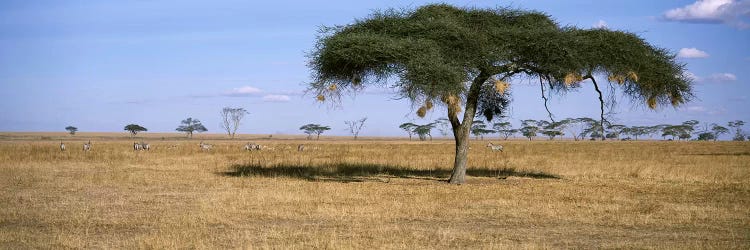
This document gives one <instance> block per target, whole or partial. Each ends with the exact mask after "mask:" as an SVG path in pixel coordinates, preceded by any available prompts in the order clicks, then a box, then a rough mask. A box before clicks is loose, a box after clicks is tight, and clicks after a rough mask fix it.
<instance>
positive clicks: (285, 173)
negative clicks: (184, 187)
mask: <svg viewBox="0 0 750 250" xmlns="http://www.w3.org/2000/svg"><path fill="white" fill-rule="evenodd" d="M219 174H221V175H224V176H231V177H245V176H248V177H252V176H260V177H289V178H298V179H303V180H308V181H334V182H345V183H346V182H363V181H380V182H387V181H388V180H389V179H390V178H405V179H423V180H435V181H438V180H443V181H444V180H446V179H447V178H448V177H450V174H451V170H450V169H410V168H408V167H401V166H390V165H380V164H349V163H345V164H335V165H325V166H296V165H278V166H272V167H263V166H260V165H258V164H238V165H232V166H231V167H230V171H227V172H221V173H219ZM466 175H467V176H474V177H494V178H499V179H505V178H507V177H509V176H516V177H527V178H534V179H560V177H559V176H557V175H553V174H548V173H544V172H532V171H517V170H515V169H513V168H503V169H489V168H469V169H467V170H466Z"/></svg>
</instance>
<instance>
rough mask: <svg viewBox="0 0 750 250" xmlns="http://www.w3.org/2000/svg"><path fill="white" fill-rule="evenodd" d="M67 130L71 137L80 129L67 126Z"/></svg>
mask: <svg viewBox="0 0 750 250" xmlns="http://www.w3.org/2000/svg"><path fill="white" fill-rule="evenodd" d="M65 130H67V131H68V133H70V135H76V131H78V128H76V127H73V126H67V127H65Z"/></svg>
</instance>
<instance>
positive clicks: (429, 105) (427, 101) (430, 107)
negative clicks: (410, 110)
mask: <svg viewBox="0 0 750 250" xmlns="http://www.w3.org/2000/svg"><path fill="white" fill-rule="evenodd" d="M424 107H425V108H427V110H430V109H432V101H431V100H429V99H428V100H426V101H424Z"/></svg>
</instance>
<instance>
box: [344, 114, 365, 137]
mask: <svg viewBox="0 0 750 250" xmlns="http://www.w3.org/2000/svg"><path fill="white" fill-rule="evenodd" d="M365 121H367V117H363V118H362V119H359V120H356V121H345V122H344V124H346V126H347V127H349V133H350V134H352V135H353V136H354V140H356V139H357V137H359V132H360V131H362V128H363V127H364V126H365Z"/></svg>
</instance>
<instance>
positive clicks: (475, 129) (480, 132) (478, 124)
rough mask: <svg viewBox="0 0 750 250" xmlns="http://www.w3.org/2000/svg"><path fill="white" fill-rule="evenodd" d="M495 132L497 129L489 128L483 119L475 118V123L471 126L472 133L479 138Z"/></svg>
mask: <svg viewBox="0 0 750 250" xmlns="http://www.w3.org/2000/svg"><path fill="white" fill-rule="evenodd" d="M494 132H495V131H494V130H492V129H487V124H485V123H484V121H482V120H475V121H474V124H473V125H472V126H471V134H473V135H474V136H475V137H476V138H477V139H482V140H484V135H486V134H492V133H494Z"/></svg>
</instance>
